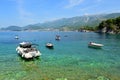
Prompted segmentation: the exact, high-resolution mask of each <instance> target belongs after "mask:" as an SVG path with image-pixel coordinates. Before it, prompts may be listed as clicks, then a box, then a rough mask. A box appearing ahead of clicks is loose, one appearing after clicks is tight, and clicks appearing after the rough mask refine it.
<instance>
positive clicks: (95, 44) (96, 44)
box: [88, 42, 104, 48]
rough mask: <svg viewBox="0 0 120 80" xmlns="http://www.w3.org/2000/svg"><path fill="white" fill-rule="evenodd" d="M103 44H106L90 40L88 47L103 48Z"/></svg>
mask: <svg viewBox="0 0 120 80" xmlns="http://www.w3.org/2000/svg"><path fill="white" fill-rule="evenodd" d="M102 46H104V45H103V44H98V43H94V42H90V43H89V44H88V47H91V48H101V47H102Z"/></svg>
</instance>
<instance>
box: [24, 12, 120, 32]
mask: <svg viewBox="0 0 120 80" xmlns="http://www.w3.org/2000/svg"><path fill="white" fill-rule="evenodd" d="M119 16H120V13H112V14H100V15H85V16H77V17H72V18H63V19H59V20H55V21H49V22H45V23H38V24H33V25H28V26H25V27H24V29H31V30H32V29H33V30H36V29H46V28H51V29H53V28H54V29H67V30H75V29H78V28H80V27H83V26H91V27H95V26H98V25H99V23H100V22H101V21H103V20H107V19H110V18H116V17H119Z"/></svg>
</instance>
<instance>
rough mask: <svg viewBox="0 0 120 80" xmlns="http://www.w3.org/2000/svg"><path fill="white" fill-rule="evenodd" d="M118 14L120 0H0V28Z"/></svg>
mask: <svg viewBox="0 0 120 80" xmlns="http://www.w3.org/2000/svg"><path fill="white" fill-rule="evenodd" d="M116 12H120V0H0V28H1V27H8V26H11V25H15V26H21V27H23V26H27V25H30V24H36V23H43V22H46V21H53V20H57V19H61V18H70V17H75V16H83V15H94V14H106V13H116Z"/></svg>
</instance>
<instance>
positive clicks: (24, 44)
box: [19, 42, 32, 48]
mask: <svg viewBox="0 0 120 80" xmlns="http://www.w3.org/2000/svg"><path fill="white" fill-rule="evenodd" d="M19 45H20V47H23V48H31V46H32V44H31V43H30V42H22V43H20V44H19Z"/></svg>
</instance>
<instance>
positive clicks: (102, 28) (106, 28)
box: [98, 17, 120, 33]
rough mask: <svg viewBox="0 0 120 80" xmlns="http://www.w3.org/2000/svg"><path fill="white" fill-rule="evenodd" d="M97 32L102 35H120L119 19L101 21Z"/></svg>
mask: <svg viewBox="0 0 120 80" xmlns="http://www.w3.org/2000/svg"><path fill="white" fill-rule="evenodd" d="M98 30H99V32H102V33H120V17H117V18H114V19H108V20H105V21H102V22H101V23H100V24H99V26H98Z"/></svg>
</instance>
